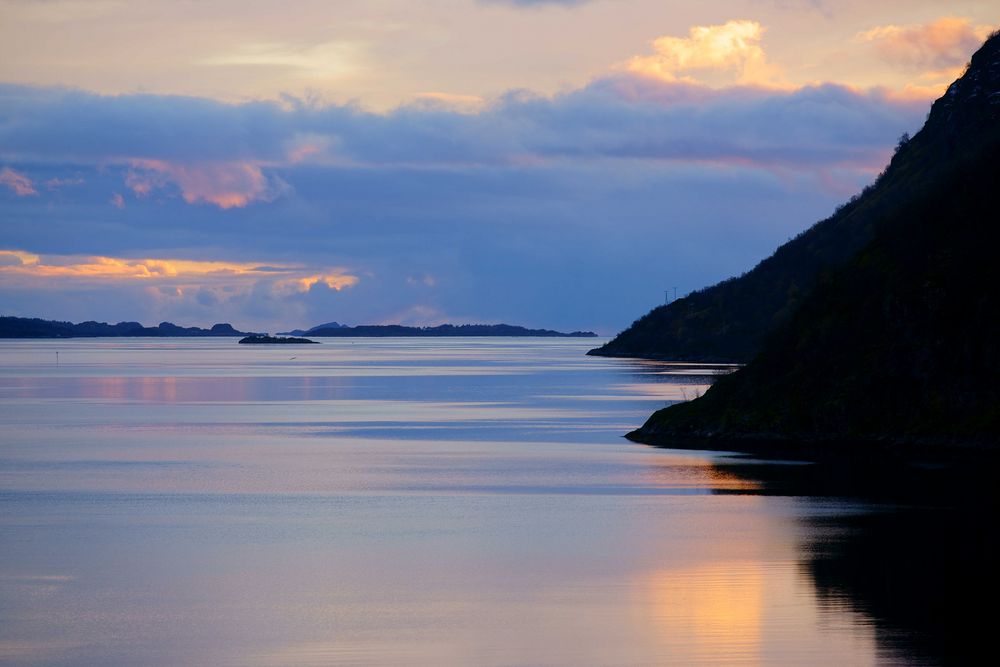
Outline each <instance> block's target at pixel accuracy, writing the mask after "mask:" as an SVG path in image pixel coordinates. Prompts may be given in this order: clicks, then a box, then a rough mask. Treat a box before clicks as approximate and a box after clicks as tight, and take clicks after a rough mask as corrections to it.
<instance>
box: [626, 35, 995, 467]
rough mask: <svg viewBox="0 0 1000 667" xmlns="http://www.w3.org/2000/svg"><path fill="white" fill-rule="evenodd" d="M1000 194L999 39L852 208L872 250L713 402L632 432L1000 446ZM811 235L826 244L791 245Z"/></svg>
mask: <svg viewBox="0 0 1000 667" xmlns="http://www.w3.org/2000/svg"><path fill="white" fill-rule="evenodd" d="M998 196H1000V35H998V34H994V35H993V36H992V37H990V39H988V40H987V41H986V43H985V44H984V45H983V47H982V48H981V49H980V50H979V51H978V52H977V53H976V54H975V55H974V56H973V58H972V61H971V64H970V67H969V69H968V70H967V71H966V73H965V74H964V75H963V76H962V77H961V78H960V79H959V80H958V81H956V82H955V83H954V84H952V85H951V87H950V88H949V89H948V91H947V92H946V93H945V95H944V96H943V97H941V98H940V99H939V100H937V101H936V102H935V103H934V105H933V107H932V108H931V112H930V115H929V116H928V119H927V122H926V123H925V125H924V127H923V129H922V130H921V131H920V132H919V133H918V134H917V135H916V136H914V137H913V139H912V140H910V141H909V142H907V143H905V145H903V146H901V147H900V149H899V151H898V152H897V154H896V156H895V157H894V158H893V161H892V165H891V166H890V168H889V170H888V171H887V172H886V175H885V176H884V177H883V178H882V179H880V180H879V182H878V184H877V185H876V186H875V187H874V188H871V189H870V190H868V191H867V192H866V193H865V195H863V196H862V198H861V199H859V200H858V201H856V202H854V204H853V205H852V206H853V207H854V208H853V209H852V210H860V208H859V207H862V208H864V209H865V210H869V211H872V213H869V214H867V217H866V225H868V226H870V236H871V238H870V239H869V240H868V241H867V242H866V243H865V244H864V246H863V247H862V248H861V249H860V250H859V251H857V252H855V253H853V255H852V256H851V257H850V259H849V260H848V261H847V262H845V263H844V264H843V265H842V266H840V267H839V268H838V269H827V270H826V271H824V272H822V273H821V275H820V276H819V278H818V280H817V284H816V286H815V287H814V288H813V289H811V290H809V291H808V292H803V293H802V294H801V296H798V297H796V301H799V302H800V303H801V305H799V306H798V307H797V308H795V309H793V312H790V313H789V314H786V315H782V316H781V317H780V318H778V320H779V322H778V324H779V326H777V327H776V328H775V329H774V331H773V332H772V333H771V334H770V335H769V336H768V337H767V339H766V341H765V342H764V343H763V345H762V346H761V347H762V349H761V351H760V353H759V355H757V356H756V358H754V359H753V360H752V361H751V362H750V363H749V364H748V365H746V366H745V367H744V368H742V369H741V370H739V371H737V372H735V373H733V374H731V375H729V376H726V377H722V378H720V379H719V380H718V381H717V382H716V383H715V384H714V386H712V387H711V389H709V390H708V391H707V392H706V394H705V395H704V396H703V397H701V398H699V399H696V400H694V401H691V402H689V403H683V404H678V405H674V406H670V407H667V408H665V409H663V410H660V411H659V412H657V413H655V414H654V415H653V416H652V417H650V419H649V420H648V421H647V422H646V424H645V425H644V426H643V427H642V428H641V429H639V430H637V431H635V432H633V433H632V434H630V437H632V438H634V439H638V440H641V441H643V442H662V443H669V442H673V441H677V439H678V438H683V437H688V436H691V437H696V438H706V437H708V438H715V439H719V440H729V441H734V440H741V441H743V442H744V443H750V442H756V443H766V442H769V443H776V442H777V443H780V442H786V443H790V444H792V445H793V448H796V447H801V446H802V445H801V443H802V442H812V443H831V442H837V443H841V444H843V443H853V444H855V445H858V444H859V443H860V444H861V445H862V446H866V447H870V446H873V445H878V444H884V445H887V446H895V445H899V444H900V443H907V444H908V445H909V446H912V447H917V446H919V445H921V444H926V445H928V446H938V445H945V444H946V445H951V448H950V449H951V451H959V450H958V449H957V448H956V445H959V444H964V445H969V446H979V447H980V448H981V447H987V448H990V449H991V450H993V451H996V450H1000V379H998V378H1000V262H998V261H997V249H998V248H1000V208H998V207H1000V199H998ZM875 212H877V215H875ZM848 215H850V213H849V214H848ZM855 215H859V214H855ZM847 220H848V218H839V219H838V220H837V221H836V223H837V224H833V225H829V227H830V228H829V229H828V230H824V233H825V234H827V237H826V238H827V240H828V241H830V242H831V243H834V244H835V245H837V244H839V245H840V246H842V247H846V246H847V245H849V243H847V242H841V241H840V239H839V238H838V236H837V233H836V232H837V230H838V229H842V230H843V233H844V235H846V236H848V237H850V238H852V239H853V238H854V236H855V233H856V231H857V227H856V226H853V225H850V224H847ZM821 224H828V223H821ZM814 229H815V228H814ZM809 234H811V232H810V233H809ZM811 237H815V238H819V237H818V236H816V235H815V234H811V236H807V235H803V237H800V239H798V240H797V241H796V242H793V243H798V244H801V243H803V239H807V238H811ZM852 242H853V241H852ZM789 245H791V244H789ZM782 250H784V249H782ZM782 250H779V252H778V253H776V254H775V256H774V257H772V258H771V260H776V258H778V257H779V255H780V254H781V253H782ZM789 252H790V251H785V253H786V255H787V254H788V253H789ZM796 252H798V251H796ZM771 260H768V261H771ZM766 263H767V262H764V263H762V264H761V265H760V266H759V267H758V269H755V271H758V270H760V269H761V267H763V266H764V265H765V264H766ZM763 275H764V274H763V272H761V273H758V274H755V275H754V277H753V279H752V281H751V280H750V279H749V278H750V276H749V275H748V276H747V277H745V278H743V279H740V280H741V281H743V284H747V285H750V284H751V282H752V283H753V284H754V285H756V284H758V283H759V284H760V285H761V287H759V288H758V287H754V291H753V292H752V293H753V294H757V293H768V292H769V291H774V290H778V289H781V287H780V285H784V284H785V283H784V282H782V281H785V280H787V278H788V276H789V275H790V274H789V273H788V272H775V273H774V274H773V278H774V280H776V281H777V283H778V284H779V285H778V286H772V288H771V289H770V290H769V289H766V288H765V287H764V286H763V282H762V281H763ZM735 283H737V281H733V282H732V283H730V285H729V287H727V288H726V289H735V287H736V284H735ZM734 294H735V293H734ZM705 298H707V297H705ZM727 298H735V297H734V296H731V297H727ZM790 302H791V300H789V303H790ZM719 303H720V304H721V305H725V303H729V302H724V301H720V302H719ZM733 303H735V302H733ZM721 305H720V307H721ZM647 317H648V316H647ZM706 317H707V318H709V319H712V320H713V321H722V320H724V319H725V318H726V316H725V314H721V313H718V312H712V313H711V314H710V315H708V316H706ZM716 340H721V339H716ZM864 443H867V445H865V444H864ZM819 446H820V447H822V446H823V445H819Z"/></svg>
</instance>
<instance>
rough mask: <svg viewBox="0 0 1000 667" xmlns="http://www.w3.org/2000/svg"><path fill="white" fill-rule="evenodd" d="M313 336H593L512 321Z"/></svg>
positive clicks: (382, 327) (352, 330)
mask: <svg viewBox="0 0 1000 667" xmlns="http://www.w3.org/2000/svg"><path fill="white" fill-rule="evenodd" d="M309 335H310V336H313V337H328V338H333V337H342V338H351V337H366V338H378V337H391V336H400V337H413V336H417V337H432V336H526V337H527V336H533V337H543V338H595V337H596V336H597V334H595V333H594V332H592V331H573V332H572V333H563V332H561V331H552V330H551V329H526V328H525V327H519V326H515V325H512V324H457V325H456V324H442V325H440V326H436V327H407V326H403V325H401V324H384V325H382V324H379V325H376V324H371V325H361V326H356V327H345V326H339V327H337V328H332V329H310V330H309Z"/></svg>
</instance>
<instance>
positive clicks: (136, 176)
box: [125, 159, 287, 209]
mask: <svg viewBox="0 0 1000 667" xmlns="http://www.w3.org/2000/svg"><path fill="white" fill-rule="evenodd" d="M131 164H132V167H133V170H132V171H130V172H129V173H128V174H127V175H126V177H125V185H126V186H128V187H129V188H130V189H131V190H132V192H134V193H135V194H136V195H137V196H139V197H145V196H147V195H149V194H150V193H151V192H152V191H153V190H156V189H159V188H162V187H165V186H166V185H167V184H168V183H175V184H176V185H177V186H178V187H179V188H180V190H181V196H182V197H183V198H184V201H186V202H187V203H189V204H197V203H208V204H214V205H216V206H218V207H219V208H223V209H227V208H242V207H244V206H246V205H247V204H250V203H251V202H257V201H264V202H267V201H273V200H274V198H275V197H277V195H278V194H280V192H281V191H282V189H283V188H284V187H287V186H285V184H284V183H283V182H282V181H280V180H278V181H277V187H276V185H275V183H272V181H271V180H269V179H268V178H267V177H266V176H264V174H263V173H262V172H261V170H260V167H259V166H257V165H256V164H252V163H249V162H207V163H200V164H178V163H174V162H167V161H165V160H148V159H138V160H132V161H131Z"/></svg>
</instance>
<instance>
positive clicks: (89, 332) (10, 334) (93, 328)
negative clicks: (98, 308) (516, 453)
mask: <svg viewBox="0 0 1000 667" xmlns="http://www.w3.org/2000/svg"><path fill="white" fill-rule="evenodd" d="M284 335H292V336H306V335H308V336H313V337H327V338H332V337H340V338H380V337H432V336H490V337H534V338H594V337H596V336H597V334H595V333H594V332H592V331H573V332H571V333H565V332H562V331H554V330H552V329H529V328H527V327H522V326H516V325H513V324H441V325H439V326H435V327H410V326H404V325H401V324H371V325H360V326H355V327H350V326H345V325H342V324H338V323H336V322H329V323H326V324H321V325H319V326H316V327H313V328H312V329H308V330H306V331H303V330H301V329H295V330H293V331H290V332H285V333H279V334H278V336H284ZM126 336H132V337H161V338H177V337H183V338H190V337H195V336H231V337H238V336H257V337H259V336H267V334H266V333H260V332H252V331H239V330H237V329H235V328H233V326H232V325H230V324H226V323H222V324H215V325H213V326H212V327H211V328H209V329H202V328H200V327H180V326H177V325H176V324H173V323H171V322H161V323H160V324H159V325H157V326H155V327H144V326H143V325H142V324H140V323H138V322H119V323H118V324H107V323H105V322H93V321H88V322H81V323H79V324H73V323H72V322H60V321H55V320H43V319H39V318H28V317H11V316H4V317H0V338H105V337H126Z"/></svg>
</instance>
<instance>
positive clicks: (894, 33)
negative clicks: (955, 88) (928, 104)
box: [858, 16, 993, 76]
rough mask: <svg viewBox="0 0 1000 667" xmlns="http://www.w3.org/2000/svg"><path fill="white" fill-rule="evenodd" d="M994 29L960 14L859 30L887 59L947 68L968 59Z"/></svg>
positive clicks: (900, 63)
mask: <svg viewBox="0 0 1000 667" xmlns="http://www.w3.org/2000/svg"><path fill="white" fill-rule="evenodd" d="M992 30H993V28H992V27H990V26H986V25H974V24H973V23H972V21H970V20H969V19H966V18H959V17H951V16H948V17H943V18H940V19H937V20H936V21H932V22H930V23H926V24H923V25H906V26H897V25H884V26H877V27H875V28H872V29H871V30H867V31H865V32H862V33H859V34H858V39H859V40H861V41H862V42H869V43H871V44H872V45H874V47H875V51H876V52H877V53H878V54H879V56H880V57H882V58H883V59H884V60H885V61H887V62H889V63H892V64H893V65H897V66H900V67H905V68H912V69H932V70H946V71H945V72H944V73H943V74H944V76H951V75H952V74H954V70H952V69H948V68H952V67H954V66H956V65H961V64H963V63H965V62H967V61H968V59H969V55H970V54H972V52H973V51H975V50H976V49H977V48H979V45H980V44H982V42H983V41H984V40H985V39H986V38H987V37H988V36H989V34H990V32H991V31H992Z"/></svg>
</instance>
